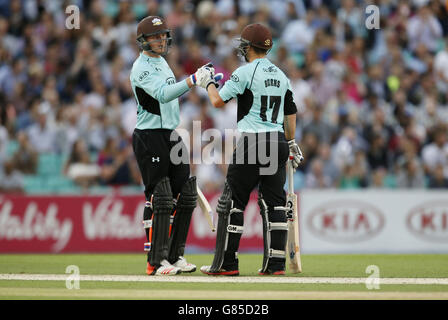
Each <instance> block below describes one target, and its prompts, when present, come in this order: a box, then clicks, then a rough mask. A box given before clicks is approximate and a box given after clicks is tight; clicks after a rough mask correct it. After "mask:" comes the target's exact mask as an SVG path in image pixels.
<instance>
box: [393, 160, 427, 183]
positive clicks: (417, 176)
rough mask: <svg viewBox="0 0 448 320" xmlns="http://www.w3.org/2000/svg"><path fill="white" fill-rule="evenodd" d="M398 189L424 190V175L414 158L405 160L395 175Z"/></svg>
mask: <svg viewBox="0 0 448 320" xmlns="http://www.w3.org/2000/svg"><path fill="white" fill-rule="evenodd" d="M397 187H398V188H424V187H425V175H424V173H423V168H422V165H421V164H420V163H419V161H418V160H417V159H416V158H412V159H407V160H405V161H404V162H403V163H402V164H401V165H400V169H399V171H398V174H397Z"/></svg>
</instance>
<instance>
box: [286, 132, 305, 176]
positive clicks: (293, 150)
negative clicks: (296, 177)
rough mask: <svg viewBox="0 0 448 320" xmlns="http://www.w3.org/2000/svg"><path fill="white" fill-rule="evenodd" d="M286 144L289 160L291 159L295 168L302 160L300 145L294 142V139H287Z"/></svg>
mask: <svg viewBox="0 0 448 320" xmlns="http://www.w3.org/2000/svg"><path fill="white" fill-rule="evenodd" d="M288 146H289V160H291V163H292V166H293V168H294V169H296V168H297V167H298V166H299V164H300V163H301V162H302V161H303V160H304V158H303V155H302V150H300V147H299V145H298V144H297V143H296V140H295V139H292V140H289V141H288Z"/></svg>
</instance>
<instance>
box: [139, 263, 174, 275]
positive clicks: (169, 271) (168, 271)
mask: <svg viewBox="0 0 448 320" xmlns="http://www.w3.org/2000/svg"><path fill="white" fill-rule="evenodd" d="M181 272H182V270H181V269H180V268H178V267H175V266H173V265H171V264H170V263H169V262H168V261H166V260H162V262H160V267H158V268H157V269H156V267H155V266H152V265H150V264H149V262H148V263H147V267H146V274H147V275H150V276H153V275H156V276H173V275H176V274H179V273H181Z"/></svg>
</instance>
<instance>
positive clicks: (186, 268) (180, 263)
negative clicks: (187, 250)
mask: <svg viewBox="0 0 448 320" xmlns="http://www.w3.org/2000/svg"><path fill="white" fill-rule="evenodd" d="M173 266H174V267H178V268H180V270H181V271H182V272H195V271H196V266H195V265H194V264H192V263H188V262H187V260H186V259H185V258H184V257H182V256H181V257H179V259H178V260H177V261H176V262H175V263H174V264H173Z"/></svg>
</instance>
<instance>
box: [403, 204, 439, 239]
mask: <svg viewBox="0 0 448 320" xmlns="http://www.w3.org/2000/svg"><path fill="white" fill-rule="evenodd" d="M406 225H407V227H408V229H409V231H410V232H411V233H412V234H414V235H416V236H418V237H420V238H423V239H425V240H430V241H447V240H448V201H432V202H427V203H424V204H422V205H419V206H417V207H415V208H413V209H412V210H411V211H409V214H408V216H407V219H406Z"/></svg>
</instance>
